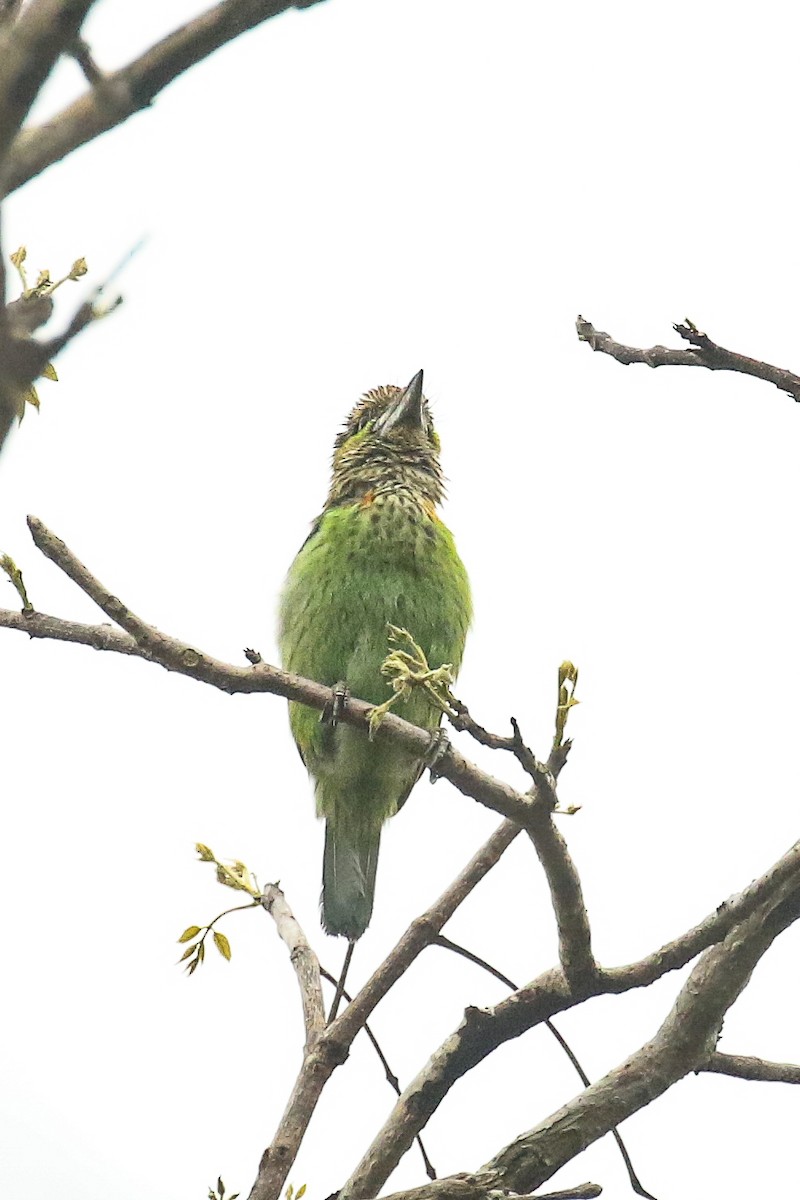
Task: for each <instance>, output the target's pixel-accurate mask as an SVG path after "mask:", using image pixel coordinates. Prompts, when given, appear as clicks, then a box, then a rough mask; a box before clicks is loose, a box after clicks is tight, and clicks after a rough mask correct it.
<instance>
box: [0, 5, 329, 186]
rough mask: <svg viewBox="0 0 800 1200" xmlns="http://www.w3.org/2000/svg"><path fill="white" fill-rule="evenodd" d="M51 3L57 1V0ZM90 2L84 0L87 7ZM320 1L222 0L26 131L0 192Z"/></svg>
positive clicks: (15, 145) (19, 139) (10, 159)
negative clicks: (225, 50)
mask: <svg viewBox="0 0 800 1200" xmlns="http://www.w3.org/2000/svg"><path fill="white" fill-rule="evenodd" d="M49 2H50V3H51V4H56V3H57V0H49ZM75 2H76V0H73V4H74V3H75ZM90 2H91V0H83V5H84V7H88V4H89V3H90ZM319 2H320V0H294V2H292V0H223V2H222V3H221V4H217V5H216V6H215V7H214V8H212V9H209V11H208V12H205V13H203V14H202V15H201V16H199V17H196V18H195V19H194V20H193V21H189V22H188V24H186V25H183V26H181V28H180V29H176V30H174V31H173V32H172V33H171V34H169V35H168V36H167V37H165V38H164V39H163V40H162V41H160V42H157V43H156V44H155V45H154V46H151V47H150V49H149V50H147V51H146V52H145V53H144V54H142V55H141V56H140V57H139V58H137V59H135V60H134V61H133V62H131V63H129V64H128V65H127V66H125V67H122V68H121V69H120V70H118V71H114V72H112V73H111V74H109V75H106V76H104V78H103V79H102V81H101V82H100V83H98V84H97V86H95V87H93V88H91V89H90V90H89V91H87V92H86V93H85V94H84V95H83V96H81V97H80V99H78V100H76V101H75V102H74V103H73V104H70V105H69V107H68V108H65V109H64V110H63V111H62V112H61V113H59V114H58V116H55V117H53V118H52V119H51V120H50V121H48V122H47V123H46V124H44V125H40V126H37V127H36V128H34V129H25V130H23V131H22V133H20V134H19V135H18V137H17V139H16V141H15V142H14V143H13V145H12V146H11V150H10V152H9V155H8V158H7V161H6V163H5V164H4V167H3V171H2V187H0V194H5V195H7V194H8V193H9V192H13V191H15V190H16V189H17V188H19V187H21V186H22V185H23V184H24V183H27V182H28V180H29V179H33V178H34V177H35V176H36V175H39V174H41V172H42V171H44V170H45V169H46V168H47V167H49V166H51V165H52V164H53V163H55V162H58V161H60V159H62V158H66V156H67V155H68V154H71V153H72V151H73V150H76V149H77V148H78V146H82V145H84V144H85V143H86V142H90V141H92V140H93V139H94V138H96V137H98V136H99V135H100V134H101V133H105V132H106V130H108V129H113V128H114V126H115V125H120V124H121V123H122V122H123V121H126V120H127V119H128V117H130V116H132V115H133V114H134V113H136V112H139V111H140V110H141V109H144V108H147V107H148V106H149V105H150V104H152V102H153V100H154V98H155V97H156V96H157V95H158V93H159V92H160V91H162V90H163V89H164V88H165V87H166V86H167V84H169V83H171V82H172V81H173V80H174V79H176V78H177V77H178V76H179V75H182V74H183V72H184V71H187V70H188V69H189V68H190V67H192V66H194V65H195V64H196V63H198V62H200V61H201V60H202V59H204V58H207V57H208V55H210V54H213V52H214V51H215V50H218V49H219V48H220V47H221V46H224V45H225V44H226V43H227V42H230V41H233V39H234V38H236V37H238V36H239V34H241V33H245V32H246V31H247V30H248V29H253V28H255V26H256V25H260V24H261V23H262V22H264V21H267V20H269V19H270V17H275V16H278V15H279V14H280V13H282V12H285V11H286V10H287V9H290V8H311V7H312V5H314V4H318V3H319ZM61 3H62V4H63V3H64V0H61ZM75 32H77V30H76V31H75ZM17 128H19V126H18V125H17Z"/></svg>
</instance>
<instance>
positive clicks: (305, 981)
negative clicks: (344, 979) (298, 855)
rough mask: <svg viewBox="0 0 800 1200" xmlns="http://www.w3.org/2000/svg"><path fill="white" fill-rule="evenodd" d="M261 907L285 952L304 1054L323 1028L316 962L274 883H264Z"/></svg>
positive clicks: (318, 973)
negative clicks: (299, 1007)
mask: <svg viewBox="0 0 800 1200" xmlns="http://www.w3.org/2000/svg"><path fill="white" fill-rule="evenodd" d="M261 904H262V907H263V908H264V909H266V911H267V912H268V913H269V915H270V916H271V917H272V919H273V921H274V922H275V926H276V928H277V930H278V935H279V936H280V938H281V940H282V941H283V942H284V944H285V945H286V947H287V949H288V951H289V958H290V960H291V963H292V967H293V968H294V973H295V975H296V976H297V982H298V985H299V987H300V995H301V997H302V1001H303V1023H304V1025H305V1030H306V1046H305V1048H306V1053H308V1051H309V1050H310V1049H311V1047H312V1046H313V1044H314V1042H315V1041H316V1040H317V1038H318V1037H319V1035H320V1034H321V1033H322V1031H323V1029H324V1028H325V1004H324V1001H323V998H322V980H321V978H320V969H319V959H318V958H317V956H316V954H315V953H314V951H313V950H312V949H311V946H310V945H309V941H308V938H307V937H306V935H305V934H304V933H303V930H302V929H301V927H300V924H299V922H298V920H297V918H296V917H295V915H294V913H293V912H292V910H291V909H290V908H289V905H288V904H287V903H286V897H285V896H284V894H283V892H282V891H281V889H280V888H279V887H278V885H277V883H268V884H267V886H266V887H265V888H264V891H263V893H262V895H261Z"/></svg>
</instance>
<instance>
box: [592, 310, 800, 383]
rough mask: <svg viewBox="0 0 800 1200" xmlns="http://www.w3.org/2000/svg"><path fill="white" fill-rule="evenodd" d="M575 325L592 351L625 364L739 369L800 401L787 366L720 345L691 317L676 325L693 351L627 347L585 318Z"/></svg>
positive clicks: (799, 378)
mask: <svg viewBox="0 0 800 1200" xmlns="http://www.w3.org/2000/svg"><path fill="white" fill-rule="evenodd" d="M575 328H576V329H577V331H578V338H579V340H580V341H582V342H587V343H588V344H589V346H590V347H591V348H592V350H599V351H600V353H601V354H608V355H610V356H611V357H612V358H615V359H616V360H617V362H619V363H622V365H623V366H624V367H627V366H629V365H630V364H631V363H645V364H646V365H647V366H648V367H705V368H706V370H708V371H736V372H737V373H738V374H740V375H752V376H753V377H754V378H755V379H763V380H764V381H765V382H766V383H773V384H774V385H775V387H776V388H780V389H781V391H783V392H788V393H789V395H790V396H792V397H793V398H794V399H795V400H797V401H800V376H798V375H793V374H792V372H791V371H787V370H785V369H784V368H783V367H773V366H772V365H771V364H770V363H765V362H761V361H760V360H759V359H757V358H746V357H745V355H744V354H736V353H735V352H734V351H733V350H726V349H725V348H724V347H723V346H718V345H717V343H716V342H712V340H711V338H710V337H709V336H708V334H705V333H701V332H700V330H699V329H698V328H697V326H696V325H695V324H694V322H693V321H690V320H689V319H688V318H687V320H686V322H685V324H676V325H673V326H672V328H673V329H674V330H675V332H676V333H677V334H679V335H680V337H682V338H683V339H684V341H686V342H689V343H690V345H691V349H690V350H671V349H669V347H667V346H651V347H650V348H649V349H647V350H640V349H638V348H637V347H636V346H625V345H623V344H622V342H615V341H614V339H613V338H612V337H611V334H609V333H603V332H602V331H601V330H599V329H595V327H594V325H592V324H591V322H590V321H586V320H584V318H583V317H578V319H577V321H576V322H575Z"/></svg>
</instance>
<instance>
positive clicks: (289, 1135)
mask: <svg viewBox="0 0 800 1200" xmlns="http://www.w3.org/2000/svg"><path fill="white" fill-rule="evenodd" d="M520 832H521V831H520V829H519V827H518V826H515V825H514V824H513V823H512V822H511V821H504V822H503V824H502V825H500V826H499V827H498V828H497V829H496V830H495V832H494V833H493V834H492V836H491V837H490V838H489V840H488V841H487V842H486V843H485V844H484V845H483V846H482V847H481V849H480V850H479V851H478V852H477V854H475V855H474V856H473V858H472V859H470V861H469V863H467V865H466V867H465V868H464V870H463V871H462V872H461V873H460V874H459V875H458V876H457V877H456V878H455V879H454V880H453V882H452V883H451V884H450V886H449V887H448V888H447V890H446V891H445V892H443V893H442V895H441V896H440V897H439V899H438V900H437V901H436V903H435V904H433V905H432V906H431V907H430V908H429V909H428V911H427V912H425V913H423V914H422V916H420V917H417V918H416V920H414V921H412V923H411V925H410V926H409V927H408V929H407V930H406V932H405V933H404V934H403V937H402V938H401V939H400V941H399V942H398V943H397V945H396V946H395V947H394V949H393V950H392V951H391V953H390V954H389V955H388V957H387V958H385V959H384V961H383V962H382V963H381V965H380V966H379V967H378V969H377V970H376V971H375V972H374V973H373V975H372V977H371V978H370V979H369V980H368V982H367V983H366V984H365V986H364V987H363V988H362V990H361V991H360V992H359V994H358V995H357V996H356V997H355V999H354V1000H353V1001H352V1003H351V1004H349V1005H348V1006H347V1008H346V1009H345V1010H344V1012H343V1013H342V1014H341V1016H339V1017H337V1019H336V1020H335V1021H334V1022H333V1024H332V1025H328V1026H326V1028H325V1030H324V1032H323V1033H322V1035H321V1037H320V1038H319V1039H318V1041H317V1042H316V1044H315V1045H314V1047H313V1049H312V1051H311V1053H310V1054H308V1055H306V1057H305V1059H304V1061H303V1065H302V1067H301V1069H300V1074H299V1075H298V1077H297V1080H296V1082H295V1085H294V1088H293V1090H292V1094H291V1096H290V1098H289V1103H288V1104H287V1106H286V1110H285V1112H284V1114H283V1116H282V1118H281V1121H280V1124H279V1126H278V1129H277V1130H276V1132H275V1136H274V1138H273V1140H272V1143H271V1144H270V1146H269V1147H268V1148H267V1149H266V1150H265V1152H264V1154H263V1156H262V1159H261V1163H260V1166H259V1171H258V1177H257V1179H256V1182H255V1183H254V1185H253V1189H252V1191H251V1192H250V1198H249V1200H277V1198H278V1197H279V1196H280V1194H281V1190H282V1188H283V1184H284V1183H285V1181H286V1176H287V1174H288V1172H289V1169H290V1168H291V1165H292V1163H293V1162H294V1160H295V1157H296V1155H297V1151H298V1150H299V1148H300V1143H301V1142H302V1139H303V1136H304V1134H305V1131H306V1129H307V1128H308V1123H309V1121H310V1120H311V1117H312V1115H313V1113H314V1109H315V1108H316V1106H317V1102H318V1100H319V1098H320V1096H321V1094H322V1090H323V1088H324V1087H325V1084H326V1083H327V1081H328V1079H329V1078H330V1076H331V1074H332V1073H333V1071H334V1070H335V1069H336V1067H337V1066H340V1065H341V1063H342V1062H344V1060H345V1059H346V1057H347V1054H348V1052H349V1048H350V1046H351V1045H352V1043H353V1040H354V1038H355V1037H356V1034H357V1033H358V1032H359V1031H360V1030H361V1029H362V1028H363V1027H364V1025H365V1024H366V1022H367V1020H368V1018H369V1016H370V1014H371V1013H372V1012H373V1011H374V1009H375V1007H376V1006H377V1004H378V1003H379V1002H380V1001H381V1000H382V999H383V997H384V996H385V995H386V994H387V992H388V991H389V990H390V988H392V987H393V986H394V984H395V983H396V982H397V981H398V979H400V978H401V977H402V976H403V975H404V974H405V972H406V971H407V970H408V968H409V966H410V965H411V963H412V962H413V961H414V959H415V958H417V957H418V956H419V955H420V954H421V953H422V951H423V950H424V949H425V947H426V946H429V945H432V944H433V942H434V941H435V939H436V936H437V935H438V933H439V932H440V930H441V929H442V927H443V926H444V925H445V923H446V922H447V921H449V919H450V917H451V916H452V915H453V913H454V912H455V911H456V909H457V908H458V907H459V905H460V904H462V903H463V901H464V900H465V899H466V898H467V896H468V895H469V894H470V893H471V892H472V891H473V889H474V888H475V887H477V885H478V884H479V883H480V881H481V880H482V879H483V877H484V876H485V875H486V874H487V873H488V872H489V871H490V870H491V869H492V867H493V866H495V864H496V863H497V862H499V860H500V858H501V856H502V855H503V854H504V853H505V851H506V850H507V849H508V847H509V846H510V845H511V843H512V841H513V840H514V838H515V837H516V836H517V834H518V833H520ZM412 1140H413V1139H412Z"/></svg>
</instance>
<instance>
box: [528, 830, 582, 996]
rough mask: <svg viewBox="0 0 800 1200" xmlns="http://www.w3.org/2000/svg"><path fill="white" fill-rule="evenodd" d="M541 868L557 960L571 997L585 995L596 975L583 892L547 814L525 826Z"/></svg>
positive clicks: (560, 838) (563, 845)
mask: <svg viewBox="0 0 800 1200" xmlns="http://www.w3.org/2000/svg"><path fill="white" fill-rule="evenodd" d="M526 832H527V833H528V835H529V837H530V839H531V841H532V842H533V844H534V847H535V849H536V854H537V856H538V858H539V862H540V863H541V864H542V866H543V868H544V873H545V875H546V876H547V882H548V885H549V887H550V899H551V901H552V904H553V911H554V913H555V917H556V925H557V927H558V957H559V961H560V963H561V966H562V969H563V971H564V975H565V977H566V979H567V980H568V982H569V985H570V987H571V988H572V990H573V992H574V993H575V995H588V994H589V993H590V992H591V990H592V984H593V981H594V979H595V976H596V974H597V963H596V962H595V960H594V955H593V954H592V935H591V929H590V927H589V916H588V913H587V912H586V905H585V903H584V900H583V889H582V888H581V881H580V877H579V875H578V872H577V870H576V868H575V864H574V862H573V861H572V856H571V855H570V853H569V850H568V849H567V843H566V841H565V840H564V838H563V836H562V834H561V831H560V830H559V829H557V828H556V825H555V823H554V821H553V819H552V817H551V816H550V814H549V813H547V814H545V815H543V816H542V817H540V818H539V819H538V820H537V821H536V822H535V823H528V825H527V826H526Z"/></svg>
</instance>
